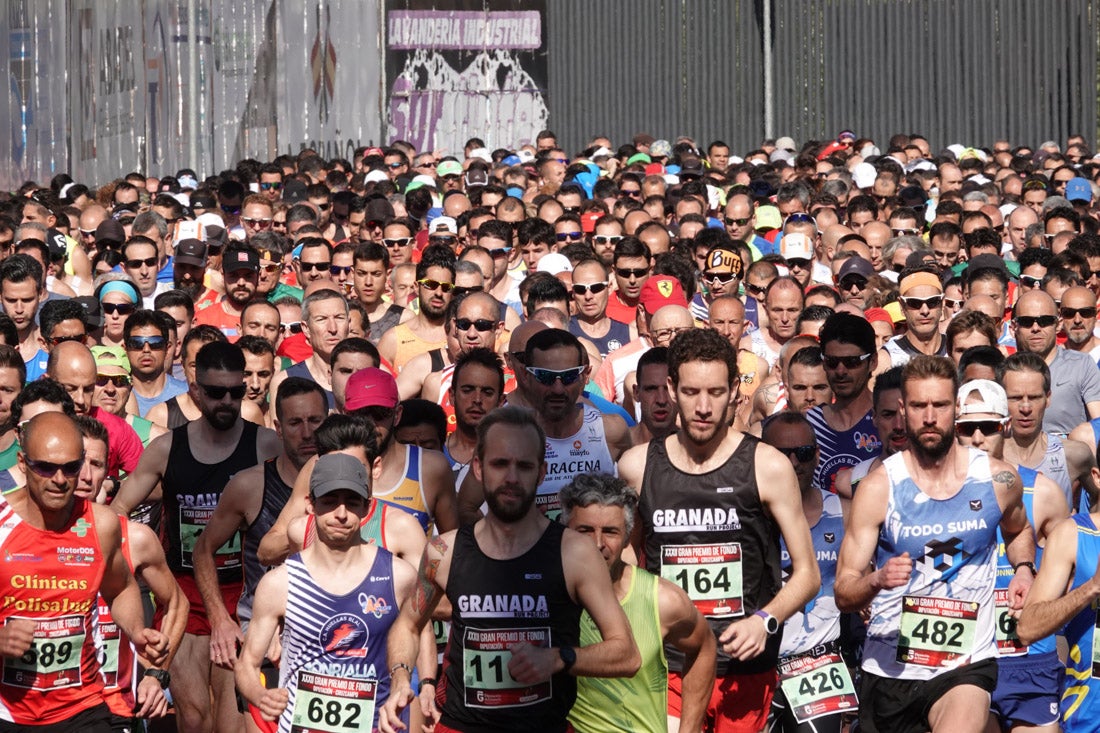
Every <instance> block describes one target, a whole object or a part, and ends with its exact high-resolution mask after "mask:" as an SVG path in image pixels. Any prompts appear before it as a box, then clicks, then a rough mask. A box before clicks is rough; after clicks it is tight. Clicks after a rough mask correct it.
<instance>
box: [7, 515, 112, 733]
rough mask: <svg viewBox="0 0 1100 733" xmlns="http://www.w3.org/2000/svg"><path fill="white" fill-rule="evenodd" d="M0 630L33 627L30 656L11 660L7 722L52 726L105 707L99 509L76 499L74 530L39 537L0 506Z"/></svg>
mask: <svg viewBox="0 0 1100 733" xmlns="http://www.w3.org/2000/svg"><path fill="white" fill-rule="evenodd" d="M0 553H2V557H3V558H4V562H3V563H0V588H2V591H0V592H2V593H3V596H4V600H3V603H0V623H3V624H6V623H7V622H8V621H9V620H11V619H16V618H21V619H30V620H31V621H34V622H35V624H36V628H35V631H34V641H33V642H32V643H31V648H30V649H28V650H27V653H26V654H24V655H23V656H21V657H4V658H3V660H2V667H0V720H5V721H8V722H11V723H17V724H21V725H23V724H25V725H49V724H52V723H57V722H59V721H63V720H66V719H68V718H70V717H72V716H73V715H75V714H77V713H79V712H81V711H83V710H87V709H89V708H93V707H95V706H96V705H99V704H100V703H102V702H103V680H102V678H101V677H100V676H99V664H98V663H97V662H96V651H95V645H94V643H93V639H92V637H93V614H94V613H95V607H96V597H97V596H98V593H99V586H100V584H101V583H102V580H103V572H104V570H105V568H106V560H105V558H104V557H103V549H102V547H101V546H100V543H99V535H98V534H97V533H96V529H95V517H94V515H93V513H92V505H91V503H90V502H87V501H85V500H83V499H76V500H75V503H74V505H73V512H72V517H71V518H70V520H69V526H68V527H66V528H65V529H63V530H61V531H60V532H51V531H49V530H44V529H38V528H36V527H33V526H31V525H30V524H28V523H27V522H25V521H23V519H22V518H21V517H20V516H19V515H18V514H16V513H15V510H14V509H12V507H11V505H10V504H8V503H7V502H6V501H2V500H0Z"/></svg>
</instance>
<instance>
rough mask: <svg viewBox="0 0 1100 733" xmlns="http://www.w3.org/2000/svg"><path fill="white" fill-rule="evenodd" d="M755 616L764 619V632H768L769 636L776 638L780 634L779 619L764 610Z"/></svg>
mask: <svg viewBox="0 0 1100 733" xmlns="http://www.w3.org/2000/svg"><path fill="white" fill-rule="evenodd" d="M753 616H759V617H760V618H762V619H764V630H765V631H767V632H768V636H774V635H775V634H777V633H779V619H777V618H776V617H775V616H772V615H771V614H770V613H768V612H767V611H764V610H760V611H757V612H756V613H754V614H753Z"/></svg>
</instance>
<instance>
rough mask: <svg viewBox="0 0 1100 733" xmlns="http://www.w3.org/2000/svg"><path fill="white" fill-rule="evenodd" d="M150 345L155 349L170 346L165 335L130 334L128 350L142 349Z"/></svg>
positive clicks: (127, 341)
mask: <svg viewBox="0 0 1100 733" xmlns="http://www.w3.org/2000/svg"><path fill="white" fill-rule="evenodd" d="M146 346H148V347H149V348H150V349H152V350H153V351H160V350H162V349H167V348H168V340H167V339H165V338H164V337H163V336H130V337H129V338H127V339H126V350H127V351H141V350H142V349H144V348H145V347H146Z"/></svg>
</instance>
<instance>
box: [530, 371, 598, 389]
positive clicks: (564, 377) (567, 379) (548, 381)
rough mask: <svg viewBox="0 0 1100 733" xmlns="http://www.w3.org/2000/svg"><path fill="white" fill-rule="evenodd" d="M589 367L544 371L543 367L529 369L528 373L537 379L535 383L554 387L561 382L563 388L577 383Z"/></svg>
mask: <svg viewBox="0 0 1100 733" xmlns="http://www.w3.org/2000/svg"><path fill="white" fill-rule="evenodd" d="M586 368H587V367H583V366H579V367H573V368H572V369H561V370H558V369H542V368H541V367H527V373H528V374H530V375H531V376H532V377H534V378H535V381H536V382H538V383H539V384H541V385H544V386H546V387H553V386H554V382H555V381H557V380H559V379H560V380H561V384H562V386H563V387H568V386H569V385H571V384H574V383H576V381H577V380H578V379H580V378H581V375H582V374H584V370H585V369H586Z"/></svg>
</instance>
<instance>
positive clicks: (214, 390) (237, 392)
mask: <svg viewBox="0 0 1100 733" xmlns="http://www.w3.org/2000/svg"><path fill="white" fill-rule="evenodd" d="M199 387H201V388H202V391H203V392H205V393H206V396H207V397H209V398H210V399H212V400H222V399H225V396H226V395H229V396H230V397H231V398H233V399H235V400H240V399H244V393H245V390H246V389H247V388H246V387H245V386H244V385H243V384H238V385H235V386H233V387H222V386H220V385H216V384H201V383H200V384H199Z"/></svg>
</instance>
